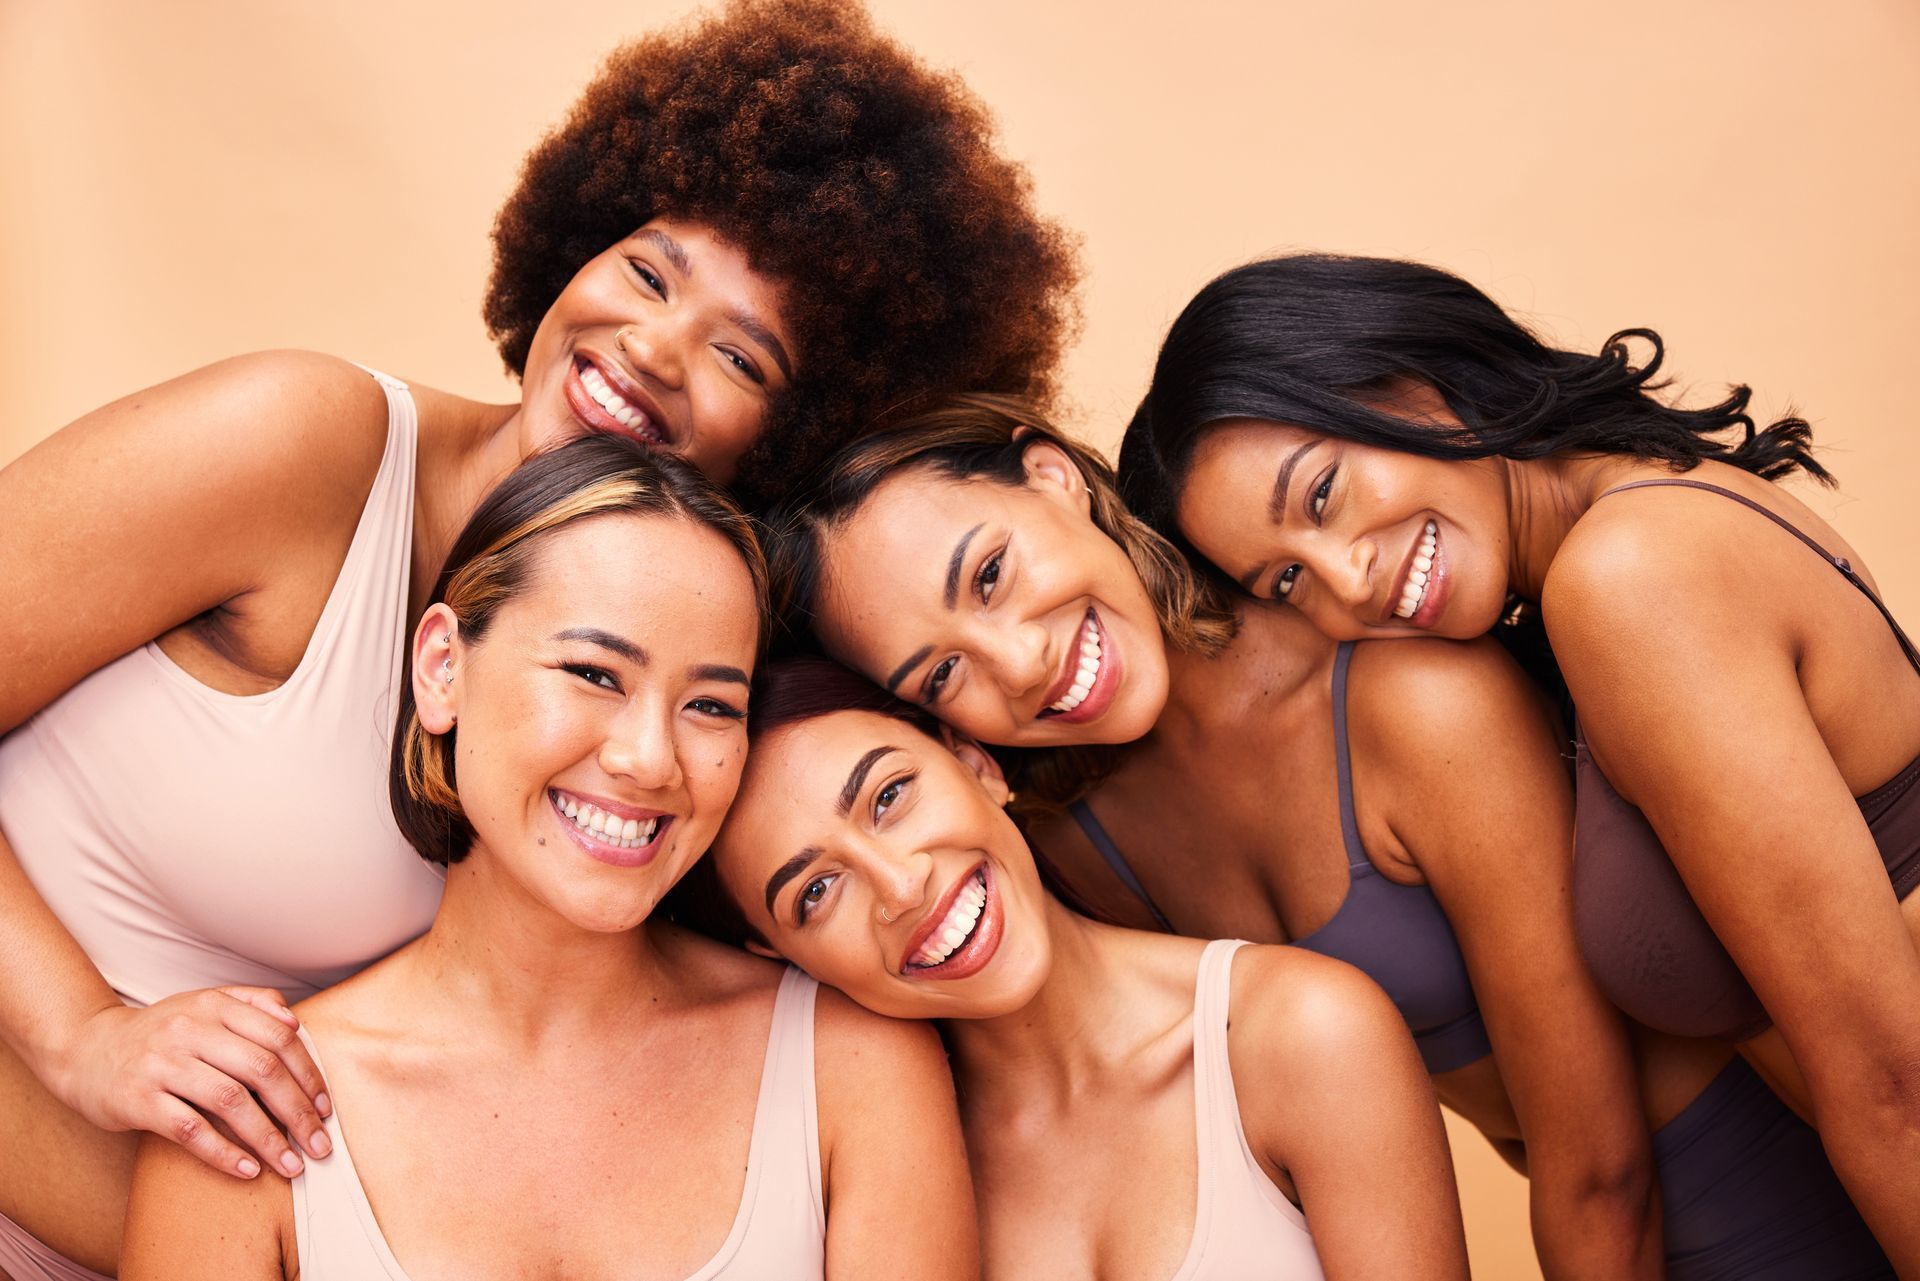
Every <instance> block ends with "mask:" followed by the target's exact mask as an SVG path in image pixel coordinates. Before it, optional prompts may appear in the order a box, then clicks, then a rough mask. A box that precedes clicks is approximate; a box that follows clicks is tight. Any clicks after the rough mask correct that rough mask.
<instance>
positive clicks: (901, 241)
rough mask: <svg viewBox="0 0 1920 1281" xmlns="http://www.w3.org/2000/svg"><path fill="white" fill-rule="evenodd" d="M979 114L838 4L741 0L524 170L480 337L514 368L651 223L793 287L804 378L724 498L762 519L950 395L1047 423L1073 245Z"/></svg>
mask: <svg viewBox="0 0 1920 1281" xmlns="http://www.w3.org/2000/svg"><path fill="white" fill-rule="evenodd" d="M993 142H994V139H993V127H992V123H991V121H990V120H989V119H988V116H987V113H986V110H985V108H984V107H982V105H981V104H980V103H979V102H978V101H977V100H976V99H975V98H974V96H973V95H972V93H971V92H970V91H969V90H968V89H967V88H966V86H965V85H963V84H962V83H961V82H960V80H959V78H958V77H956V76H953V75H950V74H940V73H936V72H934V71H932V70H930V69H929V68H927V67H926V66H925V65H923V64H922V63H921V62H920V61H919V60H918V59H916V58H914V57H913V56H912V55H911V54H909V53H907V52H906V51H905V50H904V49H902V48H901V47H900V46H898V45H897V44H895V43H893V42H892V41H891V40H888V39H886V38H884V37H882V36H881V35H879V34H878V33H877V32H876V31H875V30H874V28H873V24H872V22H871V21H870V20H869V19H868V17H867V15H866V13H865V12H864V11H863V10H862V9H861V8H860V7H859V6H858V5H857V4H854V3H849V2H846V0H738V2H737V3H733V4H731V5H729V6H728V7H727V9H726V10H725V11H724V12H723V13H722V14H720V15H719V16H717V17H710V18H707V19H705V20H701V21H697V22H695V23H692V24H691V25H687V26H683V27H681V28H679V29H677V30H673V31H668V32H664V33H660V34H656V35H651V36H647V37H645V38H643V39H641V40H639V41H636V42H635V43H633V44H629V45H626V46H624V47H622V48H621V49H619V50H618V51H617V52H615V53H614V54H613V56H612V57H611V58H609V59H608V61H607V64H606V66H605V68H604V69H603V70H602V71H601V73H600V75H599V76H598V77H597V78H596V79H595V80H594V81H593V82H592V83H591V84H590V85H588V86H587V90H586V93H585V94H584V95H583V96H582V98H581V100H580V102H579V104H578V105H577V106H576V107H575V108H574V111H573V114H572V116H571V118H570V119H569V120H568V121H567V122H566V124H565V125H563V126H562V127H561V128H560V129H559V130H558V131H556V132H555V133H553V134H551V135H549V136H548V137H547V138H546V139H545V140H544V141H543V142H541V144H540V145H539V146H538V147H536V148H535V149H534V151H533V153H532V154H531V155H530V156H529V157H528V158H527V162H526V167H525V169H524V171H523V172H522V175H521V180H520V186H519V189H518V190H517V191H515V192H514V194H513V196H512V197H511V198H510V199H509V200H508V201H507V203H506V206H505V207H504V208H502V209H501V211H500V215H499V218H498V219H497V220H496V222H495V224H494V269H493V280H492V282H491V284H490V285H489V288H488V291H487V299H486V310H485V316H486V321H487V327H488V329H489V331H490V332H491V333H492V335H493V337H494V339H495V341H496V342H497V343H498V344H499V347H500V354H501V356H502V357H503V358H504V359H505V361H506V364H507V368H508V369H509V370H510V371H512V373H513V374H514V375H515V376H516V377H518V376H519V375H521V374H522V373H523V372H524V370H525V365H526V359H527V351H528V348H529V347H530V345H531V344H532V342H533V334H534V330H535V329H536V328H537V327H538V326H539V324H540V319H541V317H542V316H543V315H544V314H545V313H546V311H547V309H548V307H550V306H551V305H552V303H553V301H554V299H555V298H557V297H558V296H559V294H560V291H561V290H562V289H563V288H565V286H566V284H567V282H568V281H569V280H570V279H572V277H573V275H574V273H575V272H577V271H578V270H579V269H580V267H581V266H582V265H583V264H585V263H586V261H587V260H588V259H589V258H591V257H593V256H594V255H596V254H598V253H601V252H602V251H604V250H605V249H606V248H607V247H608V246H609V245H612V244H614V243H615V242H617V241H619V240H620V239H622V238H624V237H626V236H628V235H630V234H632V233H633V231H634V230H635V229H636V228H638V227H639V226H641V225H642V224H644V223H645V222H647V221H648V220H649V219H650V218H653V217H656V216H663V215H664V216H670V217H674V218H681V219H686V220H689V221H695V222H700V223H704V224H706V225H707V226H708V227H711V228H712V229H713V230H714V231H715V232H716V233H718V234H719V235H720V236H721V238H722V239H724V240H726V241H727V242H729V243H730V244H732V245H733V246H735V247H736V248H738V249H740V250H741V251H742V252H743V253H744V254H745V255H746V257H747V260H748V262H749V263H751V264H752V266H753V269H754V270H755V271H757V272H759V273H760V274H762V275H764V276H766V277H767V278H769V279H772V280H776V281H778V282H779V283H780V284H781V285H782V286H783V288H784V290H785V310H784V313H783V318H784V319H785V321H786V323H787V326H788V330H789V332H791V333H792V334H794V335H795V338H796V341H797V345H798V347H799V351H798V352H796V361H795V363H796V365H797V369H796V377H795V379H794V381H793V383H792V384H791V386H790V387H789V388H788V390H787V391H786V393H785V394H784V395H782V396H781V397H780V398H779V399H778V400H777V401H776V402H775V403H774V405H773V407H772V409H771V411H770V413H769V415H768V419H767V423H766V428H765V430H764V431H763V433H762V434H761V437H760V439H759V441H758V442H757V443H756V444H755V445H754V446H753V447H752V448H751V449H750V450H749V451H748V452H747V454H746V455H745V457H744V458H742V460H741V464H740V471H739V475H738V476H737V477H736V478H735V482H734V488H735V490H736V492H737V493H738V494H739V496H740V497H741V498H743V499H744V500H746V501H748V502H750V503H752V504H754V505H763V504H765V503H766V502H768V501H771V500H772V499H773V498H775V497H778V496H779V495H780V494H781V493H782V492H783V491H784V490H785V489H786V488H788V487H789V485H790V484H791V483H792V482H793V481H794V480H795V479H797V478H799V477H800V476H802V475H804V474H805V473H806V472H807V471H808V470H810V469H811V467H812V466H813V465H814V464H815V463H816V462H817V461H818V460H819V459H821V458H822V457H823V456H824V455H825V454H826V453H827V452H828V451H829V450H831V449H832V448H833V447H834V446H836V445H838V444H839V443H841V442H843V441H845V440H846V439H848V438H849V437H851V436H854V435H856V434H859V433H861V432H863V431H865V430H867V429H869V428H873V427H876V426H879V425H882V424H884V423H885V422H886V421H888V420H889V418H890V417H891V416H892V415H894V414H896V413H898V412H899V411H901V410H902V409H904V408H905V407H907V406H908V405H910V404H912V403H914V402H917V401H918V400H920V399H921V398H923V397H926V396H929V395H934V394H938V393H941V392H947V391H956V390H975V391H1001V392H1009V393H1017V394H1020V395H1024V396H1027V397H1030V398H1033V399H1035V400H1037V401H1039V402H1041V403H1043V404H1044V403H1046V402H1047V401H1049V400H1050V399H1051V397H1052V395H1053V392H1054V386H1053V379H1054V372H1055V367H1056V366H1057V364H1058V363H1059V358H1060V355H1061V351H1062V348H1063V347H1064V345H1065V344H1066V343H1067V342H1068V341H1069V340H1070V338H1071V337H1072V334H1073V331H1074V329H1075V327H1076V326H1077V323H1078V313H1077V310H1076V303H1075V299H1074V287H1075V285H1076V283H1077V277H1078V269H1077V265H1076V262H1075V253H1074V243H1073V241H1072V239H1071V238H1070V237H1069V236H1068V234H1067V233H1066V232H1065V231H1064V230H1063V229H1062V228H1061V227H1060V226H1058V225H1057V224H1055V223H1054V222H1052V221H1050V220H1047V219H1043V218H1041V217H1040V216H1039V215H1038V214H1037V213H1036V212H1035V211H1034V208H1033V201H1032V193H1031V190H1030V182H1029V179H1028V176H1027V174H1026V171H1025V170H1024V169H1022V168H1021V167H1020V166H1019V165H1016V164H1014V163H1012V162H1011V161H1009V160H1007V159H1005V158H1004V157H1002V156H1000V155H999V154H998V153H997V152H996V151H995V150H994V145H993Z"/></svg>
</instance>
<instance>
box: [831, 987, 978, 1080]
mask: <svg viewBox="0 0 1920 1281" xmlns="http://www.w3.org/2000/svg"><path fill="white" fill-rule="evenodd" d="M813 1038H814V1043H813V1057H814V1064H815V1066H816V1068H817V1070H818V1071H819V1072H820V1073H821V1074H822V1075H823V1077H830V1078H833V1079H837V1080H839V1081H842V1082H857V1081H862V1080H865V1081H884V1080H885V1079H887V1078H890V1077H892V1076H893V1074H894V1073H896V1072H898V1071H900V1070H901V1069H902V1068H906V1069H908V1070H910V1071H913V1070H924V1069H929V1068H934V1067H937V1068H938V1069H939V1070H940V1071H941V1072H942V1073H945V1071H946V1070H947V1051H946V1047H945V1046H943V1045H942V1044H941V1043H940V1036H939V1033H937V1032H936V1031H935V1030H934V1027H933V1024H931V1023H928V1022H924V1021H921V1020H913V1019H893V1018H888V1017H886V1016H885V1015H881V1014H875V1013H873V1012H872V1011H871V1010H868V1009H866V1008H864V1007H862V1006H860V1005H858V1004H856V1003H855V1002H854V1001H853V1000H852V999H851V998H849V997H847V996H845V995H843V994H841V993H840V992H839V991H838V990H836V989H834V988H830V987H825V986H823V987H821V988H820V991H819V995H818V996H817V997H815V999H814V1007H813Z"/></svg>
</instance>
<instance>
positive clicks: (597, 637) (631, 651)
mask: <svg viewBox="0 0 1920 1281" xmlns="http://www.w3.org/2000/svg"><path fill="white" fill-rule="evenodd" d="M553 639H555V640H557V641H586V642H587V643H588V644H591V645H598V646H599V647H600V648H601V649H610V650H612V651H613V652H614V653H616V654H618V655H620V657H622V658H624V659H626V660H627V661H628V662H629V663H634V664H636V665H638V666H640V667H645V666H646V665H647V664H648V663H649V662H650V661H652V660H650V659H649V658H648V657H647V651H646V650H644V649H641V648H640V647H639V646H638V645H636V644H634V643H633V642H632V641H630V640H628V639H627V638H626V637H624V636H615V635H614V634H613V633H612V632H603V631H601V630H600V629H599V628H597V627H569V628H567V630H566V631H564V632H555V633H554V634H553ZM716 670H727V671H731V670H732V669H731V668H726V669H716ZM718 679H724V678H718Z"/></svg>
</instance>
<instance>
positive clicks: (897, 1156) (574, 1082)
mask: <svg viewBox="0 0 1920 1281" xmlns="http://www.w3.org/2000/svg"><path fill="white" fill-rule="evenodd" d="M764 582H765V577H764V568H763V564H762V561H761V557H760V552H759V549H758V547H757V545H756V544H755V542H754V538H753V534H752V531H751V529H750V527H749V525H748V522H747V520H746V518H745V517H744V516H743V515H742V514H741V513H740V512H739V510H738V509H736V508H735V507H734V506H733V505H732V504H731V503H730V502H728V501H727V500H726V499H725V498H724V497H723V496H721V495H720V494H719V493H718V492H717V491H715V490H714V489H713V488H712V487H711V486H710V485H709V484H708V483H707V482H706V481H704V480H703V479H702V478H701V477H700V476H699V475H698V474H697V473H695V472H694V471H693V470H692V469H691V468H689V467H687V466H686V465H685V464H683V463H680V462H678V461H677V460H673V459H666V458H657V457H653V456H649V455H648V454H647V453H646V452H645V451H644V450H642V449H641V448H640V447H639V446H637V445H635V444H633V443H631V442H628V441H621V440H613V439H606V438H591V439H587V440H582V441H578V442H575V443H573V444H570V445H567V446H564V447H562V448H560V449H559V450H556V451H554V452H552V453H549V454H546V455H543V456H541V457H539V458H536V459H534V460H532V461H530V462H528V463H526V464H525V465H523V466H522V467H521V468H519V469H518V470H517V471H515V472H514V473H513V474H512V475H510V476H509V477H508V478H507V479H506V480H505V481H503V482H502V483H501V485H500V486H499V488H497V489H496V490H495V491H494V492H493V493H492V494H491V495H490V496H489V497H488V498H487V499H486V501H484V502H483V503H482V504H481V507H480V509H479V511H477V512H476V513H475V515H474V518H473V520H472V521H471V522H470V523H469V524H468V525H467V527H466V529H465V530H464V531H462V533H461V535H460V537H459V538H458V539H457V540H456V542H455V545H454V550H453V552H452V554H451V555H450V556H449V558H448V560H447V563H446V565H445V567H444V568H443V569H442V571H441V574H440V576H439V579H438V585H437V589H436V591H435V593H434V597H433V601H432V603H431V604H430V605H429V607H428V608H427V610H426V613H425V615H424V616H423V617H422V619H421V621H420V624H419V626H418V627H417V628H416V629H415V633H414V638H413V646H412V651H411V660H412V661H411V685H410V692H409V697H408V698H407V699H406V700H405V703H404V705H403V707H402V709H401V712H400V717H399V724H398V726H397V729H396V732H395V736H394V749H393V760H392V772H391V790H392V797H393V805H394V811H395V816H396V818H397V819H398V821H399V823H400V827H401V829H402V830H403V831H404V832H406V834H407V837H408V839H409V840H410V841H411V842H412V843H413V845H414V847H415V849H416V850H418V851H419V854H420V856H421V857H422V858H424V859H426V860H427V861H428V862H430V863H434V864H438V865H442V866H444V867H445V868H446V869H447V870H446V875H447V889H446V895H445V898H444V900H443V901H442V903H441V906H440V910H439V913H438V914H437V915H436V917H435V918H434V924H433V927H432V928H431V929H430V930H428V931H427V933H426V934H425V935H424V936H423V937H421V938H420V939H419V940H417V941H415V942H413V943H411V944H409V945H407V946H406V947H404V948H402V949H401V950H400V951H398V952H396V953H395V954H394V955H393V956H391V957H388V958H387V959H385V960H383V961H381V962H379V963H378V964H376V965H374V966H371V967H370V968H368V969H367V970H365V971H363V972H362V973H360V974H358V975H356V976H355V977H353V978H351V979H348V980H346V981H345V982H343V983H341V984H339V985H337V986H335V987H333V988H331V989H329V990H328V991H327V992H325V993H323V994H321V995H319V996H317V997H314V998H312V999H311V1000H308V1001H305V1002H302V1003H301V1004H300V1006H299V1007H298V1010H297V1013H298V1016H299V1018H300V1021H301V1028H300V1035H301V1038H302V1040H303V1042H304V1043H305V1044H306V1046H307V1048H308V1050H309V1052H310V1053H312V1054H313V1055H314V1057H315V1058H316V1060H321V1061H324V1062H325V1064H326V1068H327V1072H328V1087H329V1089H330V1091H331V1092H332V1094H333V1096H334V1098H333V1102H334V1109H333V1113H332V1115H331V1116H330V1117H329V1118H328V1121H327V1131H326V1132H327V1135H328V1138H329V1146H330V1148H331V1152H330V1154H329V1155H327V1156H325V1157H320V1158H314V1159H311V1160H309V1161H308V1162H307V1165H306V1168H305V1170H304V1171H303V1172H302V1173H301V1174H300V1175H298V1176H296V1177H294V1178H293V1179H291V1180H288V1179H285V1178H282V1177H279V1176H278V1175H269V1176H263V1177H262V1178H259V1179H256V1180H253V1181H251V1182H247V1181H242V1180H237V1179H232V1178H229V1177H227V1176H226V1175H225V1174H223V1173H220V1172H218V1171H215V1170H213V1169H211V1168H209V1167H207V1166H206V1165H204V1164H203V1163H201V1162H200V1161H199V1160H197V1159H196V1158H195V1157H194V1156H193V1155H192V1154H191V1153H189V1152H187V1151H185V1150H184V1149H182V1148H180V1147H178V1146H176V1145H174V1144H171V1143H168V1142H166V1141H164V1140H162V1139H160V1138H157V1137H154V1138H150V1139H148V1140H147V1141H146V1143H145V1145H144V1146H143V1148H142V1152H141V1157H140V1161H139V1165H138V1167H137V1169H136V1172H135V1178H134V1191H133V1199H132V1204H131V1208H130V1213H129V1217H128V1223H127V1231H126V1247H125V1255H124V1259H123V1264H122V1273H121V1275H122V1276H123V1277H126V1278H128V1279H129V1281H138V1279H139V1278H143V1277H153V1278H163V1277H164V1278H175V1277H181V1276H188V1275H195V1276H219V1277H222V1278H236V1279H240V1281H245V1279H249V1278H260V1279H262V1281H266V1279H268V1278H282V1277H293V1276H296V1275H297V1276H299V1277H300V1278H301V1281H335V1279H339V1281H348V1279H357V1278H363V1277H368V1276H375V1275H380V1276H396V1277H398V1276H404V1275H408V1274H411V1275H414V1276H429V1275H432V1276H461V1277H474V1278H486V1277H499V1278H510V1277H525V1276H546V1275H554V1274H555V1273H556V1272H557V1271H559V1270H562V1269H563V1268H564V1270H565V1271H566V1272H567V1274H568V1275H570V1276H598V1277H623V1276H632V1275H634V1274H635V1273H636V1272H640V1273H644V1274H646V1275H654V1276H674V1277H680V1276H688V1277H697V1278H701V1279H702V1281H708V1279H713V1281H719V1279H720V1278H756V1279H757V1278H761V1277H769V1276H783V1277H829V1276H831V1277H853V1276H873V1275H878V1274H879V1273H881V1272H891V1271H892V1270H893V1269H895V1268H899V1269H901V1270H902V1271H903V1272H905V1273H906V1274H908V1275H914V1276H939V1277H951V1278H956V1279H957V1278H965V1277H970V1276H972V1275H974V1274H975V1271H976V1265H975V1258H976V1255H975V1250H976V1246H975V1241H974V1233H975V1227H974V1219H973V1213H972V1201H971V1198H970V1195H969V1192H968V1188H967V1179H966V1173H965V1153H964V1150H963V1148H962V1146H961V1143H960V1135H959V1130H958V1126H957V1121H956V1118H955V1115H954V1107H953V1096H952V1087H951V1084H950V1082H949V1081H948V1080H947V1074H946V1070H945V1066H944V1063H943V1060H942V1056H941V1052H940V1047H939V1042H938V1040H937V1039H936V1038H935V1036H934V1035H933V1034H932V1031H931V1030H930V1029H928V1028H924V1027H917V1026H913V1025H908V1024H896V1023H892V1022H889V1021H888V1020H885V1019H877V1018H874V1017H873V1016H871V1015H869V1014H867V1013H865V1012H864V1011H861V1010H858V1009H857V1008H855V1007H854V1006H852V1004H851V1003H850V1002H847V1001H845V1000H844V999H842V998H840V997H839V996H837V995H835V994H833V993H827V994H824V995H820V996H818V997H817V998H816V989H815V985H814V984H813V982H812V980H810V979H807V978H806V977H805V976H803V975H801V974H799V973H798V972H797V971H787V972H786V973H785V975H784V976H783V975H782V972H781V971H780V970H779V969H778V968H777V967H774V966H770V965H768V964H766V963H765V962H764V961H760V960H757V959H755V958H753V957H750V956H747V955H745V954H744V953H742V952H739V951H737V950H736V949H733V948H729V947H724V946H721V945H720V944H717V943H715V942H713V941H712V940H709V939H706V938H702V937H700V936H698V935H694V934H691V933H688V932H687V931H685V930H682V929H679V928H677V927H675V926H673V925H671V924H667V923H664V922H660V921H655V920H651V919H649V918H650V917H651V916H652V915H653V912H654V909H655V907H656V906H657V905H658V904H659V902H660V900H661V898H662V897H663V896H664V895H665V894H666V893H667V891H668V890H669V889H671V888H672V886H673V884H674V882H675V881H677V880H678V879H679V878H680V877H681V876H682V874H684V873H685V872H686V870H687V868H688V866H689V865H690V864H692V863H693V862H694V860H696V859H698V858H699V857H700V856H701V855H702V853H703V852H704V851H705V849H706V847H707V845H708V844H709V842H710V841H711V840H712V837H713V834H714V831H715V829H716V828H717V827H718V825H719V823H720V820H721V817H722V816H723V815H724V814H725V812H726V809H727V806H728V804H729V803H730V802H731V801H732V799H733V795H734V791H735V789H736V788H737V786H738V784H739V779H740V768H741V763H742V761H743V759H744V757H745V753H746V716H747V710H748V708H747V697H748V689H749V681H750V679H751V673H752V670H753V666H754V662H755V659H756V657H757V654H758V651H759V648H760V642H761V636H762V631H763V627H762V619H763V618H764V616H765V615H764V604H763V602H764ZM816 1000H817V1008H816ZM761 1046H764V1047H765V1048H764V1051H761V1050H760V1048H759V1047H761Z"/></svg>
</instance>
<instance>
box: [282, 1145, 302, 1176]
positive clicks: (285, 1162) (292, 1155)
mask: <svg viewBox="0 0 1920 1281" xmlns="http://www.w3.org/2000/svg"><path fill="white" fill-rule="evenodd" d="M280 1168H281V1169H282V1170H284V1171H286V1175H287V1177H288V1178H289V1179H291V1178H292V1177H293V1176H294V1175H296V1174H298V1173H300V1171H301V1170H302V1169H304V1168H305V1167H304V1166H302V1165H301V1164H300V1154H299V1153H297V1152H295V1151H293V1149H291V1148H289V1149H287V1151H286V1152H284V1153H282V1154H281V1156H280Z"/></svg>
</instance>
